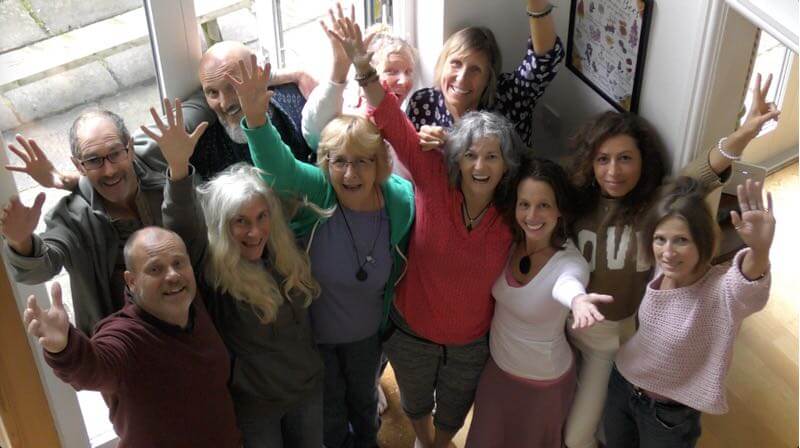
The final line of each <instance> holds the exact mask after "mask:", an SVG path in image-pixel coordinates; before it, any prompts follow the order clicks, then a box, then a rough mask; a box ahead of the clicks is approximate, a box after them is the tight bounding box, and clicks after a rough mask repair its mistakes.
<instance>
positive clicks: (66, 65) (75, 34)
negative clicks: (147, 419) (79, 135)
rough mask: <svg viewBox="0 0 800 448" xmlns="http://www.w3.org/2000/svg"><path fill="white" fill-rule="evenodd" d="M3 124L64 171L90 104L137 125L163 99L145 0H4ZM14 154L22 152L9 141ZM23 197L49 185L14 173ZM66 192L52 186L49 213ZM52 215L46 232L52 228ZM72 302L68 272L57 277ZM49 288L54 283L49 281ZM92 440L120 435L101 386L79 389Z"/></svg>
mask: <svg viewBox="0 0 800 448" xmlns="http://www.w3.org/2000/svg"><path fill="white" fill-rule="evenodd" d="M0 29H2V30H3V33H2V34H0V67H2V70H0V131H1V132H2V136H3V139H4V140H5V141H6V143H12V142H13V141H14V136H15V135H16V134H21V135H24V136H25V137H28V138H33V139H35V140H36V141H37V143H38V144H39V145H40V147H41V148H42V149H43V150H44V151H45V152H46V154H47V155H48V157H49V158H50V159H51V160H52V162H53V163H54V164H55V165H56V166H57V167H58V168H59V169H60V170H62V171H71V172H74V171H75V168H74V167H73V165H72V162H71V161H70V149H69V141H68V140H69V139H68V132H69V128H70V126H71V125H72V121H73V120H74V119H75V117H76V116H77V115H78V114H79V113H80V112H81V111H82V110H83V109H85V108H87V107H100V108H105V109H109V110H112V111H114V112H116V113H118V114H119V115H121V116H122V117H123V118H124V119H125V121H126V123H127V126H128V128H129V129H130V130H134V129H136V128H138V127H139V125H141V124H143V123H145V122H147V121H148V120H149V112H148V111H149V108H150V106H152V105H155V104H158V89H157V87H156V82H155V70H154V68H153V57H152V54H151V50H150V39H149V35H148V29H147V22H146V19H145V14H144V10H143V7H142V0H113V1H112V0H103V1H95V2H87V1H84V0H59V1H53V0H5V1H2V2H0ZM4 149H5V150H6V151H7V153H8V158H9V161H10V162H11V164H12V165H19V164H20V159H19V158H18V157H17V156H16V155H14V154H13V153H12V152H11V151H9V150H8V149H7V148H4ZM14 180H15V181H16V184H17V187H18V190H19V194H20V197H21V199H22V201H23V203H25V204H31V203H32V202H33V198H34V197H35V196H36V195H37V194H38V193H39V192H40V191H42V188H41V187H39V186H38V184H36V182H35V181H33V180H32V179H31V178H30V177H28V176H27V175H25V174H20V173H14ZM65 195H66V192H65V191H60V190H54V189H47V201H46V202H45V206H44V213H46V212H47V211H48V210H49V209H50V208H51V207H52V206H54V205H55V204H56V202H57V201H58V200H59V199H60V198H61V197H63V196H65ZM43 221H44V220H41V221H40V224H39V228H38V229H37V232H38V231H42V230H44V222H43ZM54 280H58V281H59V282H60V283H61V284H62V285H63V286H64V295H65V297H64V301H65V303H66V305H67V308H68V309H70V310H71V309H72V307H71V304H72V297H71V294H70V288H69V281H68V277H67V274H66V272H62V273H61V274H60V275H59V276H58V277H56V279H54ZM48 290H49V286H48ZM78 396H79V401H80V403H81V408H82V411H83V415H84V420H85V421H86V425H87V431H88V433H89V437H90V439H91V441H92V445H98V444H101V443H103V442H104V441H106V440H108V439H109V438H114V437H115V435H114V433H113V429H112V428H111V425H110V423H109V421H108V417H107V415H108V410H107V409H106V407H105V404H104V403H103V400H102V399H101V398H100V394H99V393H94V392H88V393H87V392H81V393H79V394H78Z"/></svg>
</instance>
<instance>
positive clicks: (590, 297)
mask: <svg viewBox="0 0 800 448" xmlns="http://www.w3.org/2000/svg"><path fill="white" fill-rule="evenodd" d="M613 301H614V298H613V297H611V296H608V295H605V294H594V293H589V294H580V295H577V296H575V298H573V299H572V317H573V318H574V322H573V324H572V329H573V330H579V329H581V328H589V327H591V326H592V325H594V324H596V323H598V322H602V321H603V320H605V316H603V315H602V314H600V311H598V309H597V306H596V305H595V304H596V303H610V302H613Z"/></svg>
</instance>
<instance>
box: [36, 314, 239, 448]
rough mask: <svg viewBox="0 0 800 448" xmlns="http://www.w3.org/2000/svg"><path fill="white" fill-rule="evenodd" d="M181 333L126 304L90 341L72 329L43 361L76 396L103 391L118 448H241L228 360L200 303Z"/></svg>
mask: <svg viewBox="0 0 800 448" xmlns="http://www.w3.org/2000/svg"><path fill="white" fill-rule="evenodd" d="M192 309H193V310H192V311H193V313H192V314H193V316H190V322H191V326H190V327H189V328H188V329H186V330H183V329H181V328H179V327H177V326H174V325H170V324H168V323H166V322H163V321H161V320H159V319H157V318H155V317H154V316H152V315H150V314H148V313H147V312H145V311H143V310H142V309H141V308H139V307H138V306H136V305H135V304H133V303H131V302H128V303H127V304H126V305H125V307H124V308H123V309H122V310H121V311H118V312H116V313H114V314H112V315H111V316H109V317H108V318H106V319H104V320H103V321H101V322H100V323H99V324H98V326H97V331H96V332H95V335H94V336H93V337H92V339H91V340H90V339H89V338H87V337H86V336H84V335H83V333H81V332H80V331H78V330H76V329H75V327H73V326H70V330H69V342H68V343H67V347H66V348H65V349H64V350H63V351H61V352H59V353H56V354H53V353H48V352H47V351H45V352H44V353H45V360H46V361H47V363H48V364H49V365H50V366H51V367H52V368H53V370H54V372H55V374H56V376H58V377H59V378H61V380H63V381H64V382H66V383H69V384H70V385H71V386H72V387H74V388H75V389H78V390H80V389H89V390H98V391H100V392H102V393H103V398H104V399H105V401H106V404H108V412H109V418H110V419H111V423H113V425H114V430H115V431H116V432H117V435H119V439H120V442H119V445H117V446H118V447H119V448H130V447H168V446H169V447H208V448H234V447H239V446H241V436H240V434H239V430H238V429H237V427H236V417H235V415H234V411H233V401H232V400H231V397H230V394H229V392H228V388H227V386H226V383H227V381H228V377H229V375H230V360H229V357H228V353H227V351H226V349H225V345H224V344H223V343H222V339H220V337H219V335H218V334H217V331H216V330H215V329H214V325H213V324H212V323H211V319H210V318H209V317H208V313H207V312H206V309H205V307H204V306H203V301H202V300H199V299H197V300H195V301H194V303H193V305H192Z"/></svg>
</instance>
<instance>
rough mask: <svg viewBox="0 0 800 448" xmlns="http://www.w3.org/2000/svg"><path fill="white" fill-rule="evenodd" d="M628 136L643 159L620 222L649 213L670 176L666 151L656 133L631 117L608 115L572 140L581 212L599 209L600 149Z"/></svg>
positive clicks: (624, 200)
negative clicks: (613, 139)
mask: <svg viewBox="0 0 800 448" xmlns="http://www.w3.org/2000/svg"><path fill="white" fill-rule="evenodd" d="M618 135H627V136H629V137H631V138H633V139H634V140H635V141H636V147H637V148H638V149H639V153H640V154H641V156H642V173H641V175H640V176H639V182H637V184H636V186H634V187H633V189H632V190H631V191H630V192H629V193H628V194H627V195H625V196H624V197H623V198H622V201H621V204H622V207H620V208H619V209H618V216H615V217H614V219H619V218H634V217H637V216H639V215H640V214H641V213H642V212H643V211H645V210H646V209H647V206H648V205H649V204H650V203H651V202H652V200H653V198H654V196H655V194H656V190H657V189H658V187H659V186H660V185H661V183H662V181H663V179H664V176H666V175H667V165H666V162H665V160H666V149H665V148H664V144H663V142H662V141H661V138H660V137H659V136H658V133H656V131H655V129H653V127H652V126H651V125H650V124H649V123H648V122H647V121H645V119H644V118H642V117H640V116H638V115H634V114H632V113H620V112H614V111H608V112H605V113H603V114H600V115H599V116H597V117H596V118H594V119H593V120H592V121H590V122H589V123H587V124H585V125H584V126H583V127H582V128H581V129H580V130H578V132H577V133H576V134H575V136H574V137H573V138H572V142H571V146H572V149H573V159H572V169H571V172H572V183H573V185H574V186H575V188H576V189H577V191H578V194H579V199H580V201H581V209H582V210H584V212H586V213H589V212H591V211H592V210H594V207H596V206H597V203H598V201H597V198H598V196H600V187H599V186H598V184H597V180H596V179H595V174H594V159H595V157H596V155H597V149H598V148H599V147H600V145H602V144H603V143H604V142H605V141H606V140H608V139H609V138H611V137H616V136H618Z"/></svg>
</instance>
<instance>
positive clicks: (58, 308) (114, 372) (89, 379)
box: [23, 282, 125, 391]
mask: <svg viewBox="0 0 800 448" xmlns="http://www.w3.org/2000/svg"><path fill="white" fill-rule="evenodd" d="M51 298H52V306H51V307H50V308H48V309H47V310H42V309H41V308H40V307H39V304H38V303H36V298H35V297H34V296H30V297H28V307H27V309H26V310H25V312H24V313H23V320H24V322H25V327H26V328H27V331H28V334H29V335H31V336H32V337H33V338H35V339H36V341H37V342H38V343H39V344H40V345H41V346H42V348H43V349H44V351H45V360H46V361H47V363H48V364H49V365H50V366H51V367H52V368H53V371H54V373H55V374H56V376H58V377H59V378H61V380H62V381H64V382H66V383H69V384H70V385H71V386H72V387H74V388H76V389H91V390H103V391H106V390H113V389H115V388H116V385H117V384H119V381H120V373H121V372H124V371H125V365H124V364H125V353H124V348H123V347H122V346H120V344H119V343H118V341H114V342H112V343H110V344H109V343H100V342H99V339H98V338H97V337H95V339H94V340H91V341H90V340H89V338H87V337H86V335H84V334H83V333H81V332H80V331H78V330H76V329H75V327H73V326H71V325H70V323H69V319H68V318H67V312H66V310H65V309H64V304H63V302H62V299H61V285H60V284H59V283H58V282H54V283H53V288H52V290H51Z"/></svg>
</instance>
